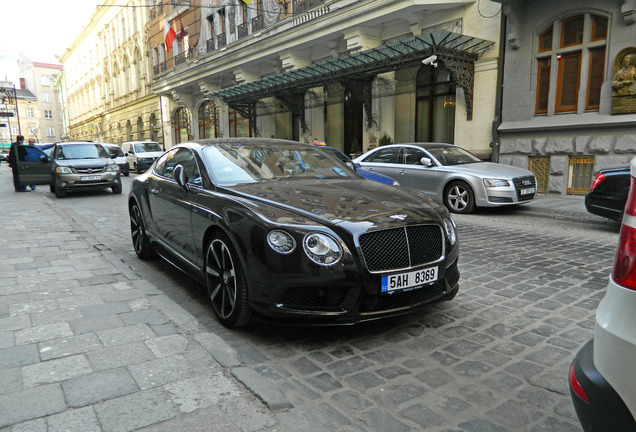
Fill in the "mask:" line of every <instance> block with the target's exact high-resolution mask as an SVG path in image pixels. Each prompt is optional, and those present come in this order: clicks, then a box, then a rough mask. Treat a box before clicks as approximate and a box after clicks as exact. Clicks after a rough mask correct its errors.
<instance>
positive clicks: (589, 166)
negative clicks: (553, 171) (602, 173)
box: [568, 156, 594, 195]
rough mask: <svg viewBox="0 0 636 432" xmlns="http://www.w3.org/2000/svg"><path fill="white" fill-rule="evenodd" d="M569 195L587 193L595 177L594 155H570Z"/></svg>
mask: <svg viewBox="0 0 636 432" xmlns="http://www.w3.org/2000/svg"><path fill="white" fill-rule="evenodd" d="M568 174H569V177H570V178H569V180H568V185H569V186H568V195H585V194H586V193H587V192H588V191H589V190H590V185H591V184H592V180H593V179H594V156H570V162H569V169H568Z"/></svg>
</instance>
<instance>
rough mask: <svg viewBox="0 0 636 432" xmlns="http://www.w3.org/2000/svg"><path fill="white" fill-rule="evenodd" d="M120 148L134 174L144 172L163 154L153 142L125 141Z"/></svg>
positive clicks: (159, 147)
mask: <svg viewBox="0 0 636 432" xmlns="http://www.w3.org/2000/svg"><path fill="white" fill-rule="evenodd" d="M121 148H122V150H123V152H124V153H125V154H127V156H126V159H127V160H128V163H129V165H130V167H131V168H132V169H133V170H134V171H135V172H136V173H140V172H143V171H146V170H147V169H148V168H150V165H152V164H153V163H154V161H155V160H157V158H158V157H159V156H161V155H162V154H163V150H162V149H161V146H160V145H159V144H158V143H156V142H154V141H127V142H125V143H123V144H122V145H121Z"/></svg>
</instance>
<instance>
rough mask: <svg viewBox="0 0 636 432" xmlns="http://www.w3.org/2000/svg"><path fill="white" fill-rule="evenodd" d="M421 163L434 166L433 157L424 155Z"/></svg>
mask: <svg viewBox="0 0 636 432" xmlns="http://www.w3.org/2000/svg"><path fill="white" fill-rule="evenodd" d="M420 163H421V164H422V165H424V166H425V167H428V168H430V167H432V166H433V161H432V160H431V158H427V157H423V158H422V159H420Z"/></svg>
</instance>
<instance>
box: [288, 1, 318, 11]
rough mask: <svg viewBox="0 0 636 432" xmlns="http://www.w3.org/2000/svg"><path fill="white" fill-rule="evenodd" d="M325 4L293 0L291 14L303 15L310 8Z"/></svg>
mask: <svg viewBox="0 0 636 432" xmlns="http://www.w3.org/2000/svg"><path fill="white" fill-rule="evenodd" d="M323 4H325V0H293V1H292V12H293V13H294V14H299V13H303V12H305V11H308V10H309V9H311V8H314V7H316V6H320V5H323Z"/></svg>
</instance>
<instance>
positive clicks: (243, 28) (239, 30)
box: [237, 23, 247, 39]
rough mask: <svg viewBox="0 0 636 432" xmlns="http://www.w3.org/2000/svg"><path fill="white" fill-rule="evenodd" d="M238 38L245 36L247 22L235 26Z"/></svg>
mask: <svg viewBox="0 0 636 432" xmlns="http://www.w3.org/2000/svg"><path fill="white" fill-rule="evenodd" d="M237 33H238V38H239V39H241V38H244V37H245V36H247V23H241V24H239V25H238V27H237Z"/></svg>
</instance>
